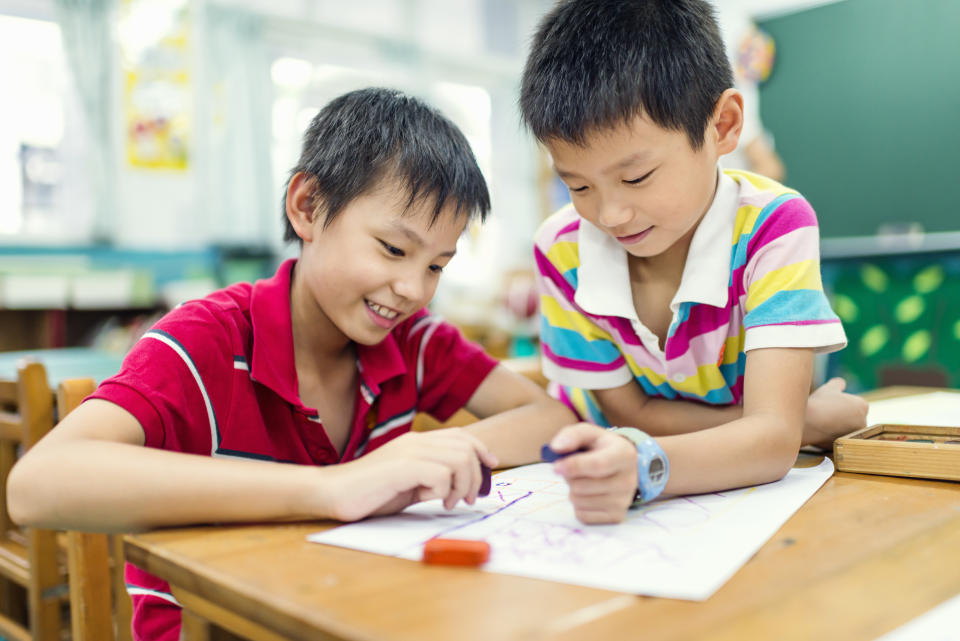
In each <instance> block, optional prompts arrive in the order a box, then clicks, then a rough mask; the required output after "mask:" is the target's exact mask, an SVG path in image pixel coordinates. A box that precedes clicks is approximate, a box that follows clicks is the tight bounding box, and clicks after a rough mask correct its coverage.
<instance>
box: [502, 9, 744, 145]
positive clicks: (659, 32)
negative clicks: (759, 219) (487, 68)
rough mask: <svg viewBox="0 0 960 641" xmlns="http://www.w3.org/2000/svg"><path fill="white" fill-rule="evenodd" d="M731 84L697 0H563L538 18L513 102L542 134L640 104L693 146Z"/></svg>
mask: <svg viewBox="0 0 960 641" xmlns="http://www.w3.org/2000/svg"><path fill="white" fill-rule="evenodd" d="M732 86H733V72H732V70H731V68H730V62H729V60H728V59H727V56H726V52H725V50H724V46H723V41H722V40H721V38H720V32H719V29H718V27H717V22H716V19H715V16H714V11H713V7H712V6H711V5H710V4H709V3H707V2H705V1H703V0H562V1H561V2H558V3H557V4H556V6H554V8H553V9H552V10H551V11H550V12H549V13H548V14H547V15H546V16H545V17H544V18H543V20H542V21H541V22H540V25H539V27H538V28H537V32H536V34H535V35H534V38H533V43H532V47H531V51H530V55H529V57H528V58H527V63H526V66H525V67H524V70H523V79H522V81H521V89H520V110H521V113H522V114H523V120H524V122H525V123H526V125H527V126H528V127H529V128H530V130H531V131H532V132H533V134H534V136H536V137H537V138H538V139H539V140H541V141H547V140H551V139H556V140H563V141H566V142H570V143H574V144H578V145H579V144H583V143H584V141H585V139H586V136H587V134H589V133H592V132H594V131H596V130H598V129H607V128H611V127H616V126H618V125H621V124H627V123H629V122H630V121H631V120H632V119H633V118H634V117H635V116H637V115H639V114H641V113H646V114H647V115H648V117H649V118H650V119H651V120H652V121H653V122H654V123H656V124H657V125H659V126H660V127H663V128H664V129H672V130H675V131H684V132H686V134H687V138H688V139H689V140H690V144H691V146H692V147H693V148H694V149H699V148H700V147H701V145H703V136H704V133H705V131H706V128H707V124H708V123H709V121H710V117H711V116H712V114H713V111H714V108H715V106H716V103H717V100H718V99H719V98H720V95H721V94H722V93H723V92H724V91H725V90H726V89H728V88H730V87H732Z"/></svg>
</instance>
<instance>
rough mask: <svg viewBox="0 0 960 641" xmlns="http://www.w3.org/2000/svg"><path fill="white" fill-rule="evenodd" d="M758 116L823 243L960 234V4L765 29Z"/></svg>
mask: <svg viewBox="0 0 960 641" xmlns="http://www.w3.org/2000/svg"><path fill="white" fill-rule="evenodd" d="M760 26H761V28H763V29H764V30H765V31H767V32H768V33H769V34H770V35H771V36H773V38H774V41H775V42H776V46H777V59H776V64H775V66H774V69H773V73H772V75H771V76H770V78H769V80H768V81H767V82H766V83H765V84H764V85H763V86H762V87H761V90H760V96H761V116H762V118H763V121H764V126H765V128H766V129H767V130H768V131H770V132H771V133H772V134H773V136H774V140H775V143H776V148H777V151H778V152H779V153H780V155H781V156H782V157H783V160H784V163H785V164H786V166H787V178H786V181H785V182H786V183H787V184H788V185H790V186H791V187H794V188H796V189H798V190H800V192H801V193H803V194H804V195H805V196H806V197H807V198H808V199H809V200H810V202H811V203H812V204H813V206H814V208H815V209H816V210H817V213H818V216H819V219H820V226H821V232H822V235H823V236H824V237H837V236H858V235H866V234H873V233H875V232H876V231H877V228H878V227H879V226H880V225H884V224H893V225H896V224H899V223H911V222H919V223H920V224H922V225H923V228H924V230H926V231H956V230H960V155H958V154H960V0H844V1H842V2H838V3H835V4H830V5H825V6H821V7H818V8H815V9H810V10H807V11H802V12H799V13H795V14H791V15H786V16H782V17H778V18H773V19H770V20H766V21H763V22H761V23H760Z"/></svg>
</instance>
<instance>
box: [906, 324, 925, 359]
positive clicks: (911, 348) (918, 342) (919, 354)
mask: <svg viewBox="0 0 960 641" xmlns="http://www.w3.org/2000/svg"><path fill="white" fill-rule="evenodd" d="M928 351H930V332H929V330H926V329H920V330H917V331H915V332H914V333H912V334H910V336H909V337H908V338H907V340H906V341H904V343H903V360H905V361H906V362H908V363H915V362H917V361H918V360H920V359H921V358H923V357H924V356H926V354H927V352H928Z"/></svg>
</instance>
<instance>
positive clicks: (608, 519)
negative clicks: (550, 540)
mask: <svg viewBox="0 0 960 641" xmlns="http://www.w3.org/2000/svg"><path fill="white" fill-rule="evenodd" d="M574 514H576V516H577V519H578V520H579V521H580V522H581V523H586V524H588V525H603V524H613V523H620V522H622V521H623V520H624V519H625V518H626V516H627V508H626V507H623V508H599V509H593V508H583V509H575V510H574Z"/></svg>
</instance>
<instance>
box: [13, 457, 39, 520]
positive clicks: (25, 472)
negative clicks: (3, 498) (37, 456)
mask: <svg viewBox="0 0 960 641" xmlns="http://www.w3.org/2000/svg"><path fill="white" fill-rule="evenodd" d="M29 467H30V465H29V461H26V463H25V461H24V460H23V459H21V460H20V461H18V462H17V464H16V465H14V466H13V469H11V470H10V475H9V476H8V477H7V512H8V514H9V515H10V519H11V520H13V522H14V523H16V524H17V525H20V526H23V527H36V526H38V525H40V513H39V511H38V510H37V503H38V501H37V497H36V496H34V493H33V492H32V491H31V490H32V489H33V487H34V486H35V484H34V483H33V482H32V481H31V479H30V476H31V474H30V469H29Z"/></svg>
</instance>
